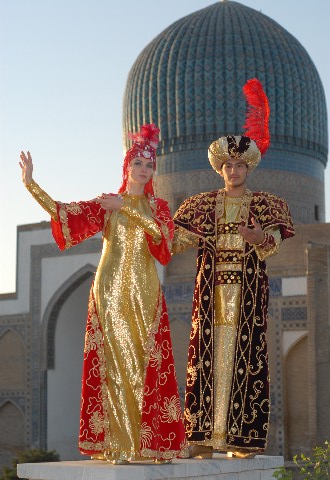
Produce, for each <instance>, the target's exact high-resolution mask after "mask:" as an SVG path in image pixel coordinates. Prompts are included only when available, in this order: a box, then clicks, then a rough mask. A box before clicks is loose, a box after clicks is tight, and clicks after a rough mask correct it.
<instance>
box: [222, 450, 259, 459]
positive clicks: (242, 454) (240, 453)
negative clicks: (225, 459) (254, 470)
mask: <svg viewBox="0 0 330 480" xmlns="http://www.w3.org/2000/svg"><path fill="white" fill-rule="evenodd" d="M228 453H232V456H233V457H234V458H254V457H255V456H256V454H257V452H253V451H251V450H250V451H248V450H246V451H244V450H234V451H233V452H228ZM228 456H229V455H228Z"/></svg>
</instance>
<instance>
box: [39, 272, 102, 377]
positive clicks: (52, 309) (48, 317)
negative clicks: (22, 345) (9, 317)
mask: <svg viewBox="0 0 330 480" xmlns="http://www.w3.org/2000/svg"><path fill="white" fill-rule="evenodd" d="M95 270H96V267H95V265H92V264H89V263H88V264H86V265H85V266H83V267H82V268H80V269H79V270H77V271H76V272H75V273H74V274H73V275H71V277H69V278H68V279H67V280H66V281H65V282H64V283H63V284H62V285H61V286H60V288H59V289H58V290H57V291H56V292H55V293H54V295H53V296H52V298H51V299H50V301H49V302H48V305H47V307H46V309H45V313H44V316H43V321H42V345H41V359H42V360H41V361H42V369H43V370H50V369H53V368H54V365H55V330H56V323H57V319H58V315H59V312H60V310H61V307H62V306H63V304H64V303H65V302H66V300H67V299H68V298H69V296H70V295H71V294H72V293H73V292H74V291H75V290H76V289H77V288H78V287H79V286H80V285H81V284H82V283H84V282H85V280H87V279H88V278H92V277H93V276H94V274H95Z"/></svg>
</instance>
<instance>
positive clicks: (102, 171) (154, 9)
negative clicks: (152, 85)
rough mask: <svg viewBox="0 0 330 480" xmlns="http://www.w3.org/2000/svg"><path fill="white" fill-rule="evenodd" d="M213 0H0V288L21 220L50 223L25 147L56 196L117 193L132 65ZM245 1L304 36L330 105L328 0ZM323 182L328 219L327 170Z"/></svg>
mask: <svg viewBox="0 0 330 480" xmlns="http://www.w3.org/2000/svg"><path fill="white" fill-rule="evenodd" d="M229 1H230V0H229ZM213 3H215V0H166V1H155V0H152V1H151V0H143V1H141V2H136V1H133V0H126V1H125V0H122V1H121V2H118V1H113V0H56V1H54V0H0V171H1V188H0V201H1V227H0V228H1V231H0V293H8V292H14V291H15V289H16V286H15V285H16V277H15V275H16V229H17V226H18V225H24V224H31V223H38V222H41V221H44V220H49V218H48V215H47V214H46V213H45V212H44V211H43V210H42V209H41V207H40V206H39V205H38V204H37V203H36V202H35V201H34V200H33V199H32V197H30V194H29V193H28V192H27V191H26V190H25V188H24V186H23V185H22V183H21V180H20V168H19V166H18V162H19V153H20V151H21V150H25V151H26V150H30V152H31V154H32V157H33V161H34V178H35V180H36V181H37V182H38V183H39V184H40V185H41V186H42V187H43V188H44V189H45V190H46V191H47V192H48V193H49V194H50V195H51V196H52V197H53V198H54V199H56V200H61V201H63V202H69V201H73V200H75V201H77V200H84V199H89V198H94V197H95V196H96V195H98V194H100V193H102V192H110V191H112V192H116V191H117V190H118V187H119V185H120V180H121V166H122V160H123V146H122V102H123V95H124V90H125V86H126V79H127V75H128V73H129V71H130V68H131V67H132V65H133V63H134V61H135V60H136V58H137V56H138V55H139V53H140V52H141V50H142V49H143V48H144V47H145V46H146V45H147V44H148V43H149V42H150V41H151V40H152V39H153V38H154V37H155V36H156V35H158V34H159V33H160V32H161V31H163V30H164V29H165V28H166V27H168V26H169V25H170V24H171V23H173V22H174V21H176V20H178V19H179V18H182V17H184V16H186V15H189V14H190V13H193V12H194V11H197V10H199V9H201V8H204V7H207V6H209V5H211V4H213ZM240 3H242V4H244V5H246V6H248V7H251V8H254V9H256V10H258V11H261V12H262V13H264V14H265V15H267V16H269V17H271V18H272V19H273V20H275V21H277V22H278V23H279V24H280V25H281V26H282V27H284V28H285V29H286V30H288V31H289V32H290V33H291V34H292V35H294V36H295V37H296V38H297V39H298V40H299V41H300V43H301V44H302V45H303V46H304V47H305V49H306V50H307V52H308V53H309V55H310V57H311V58H312V60H313V62H314V63H315V65H316V68H317V70H318V72H319V75H320V77H321V80H322V83H323V86H324V89H325V94H326V98H327V104H328V108H329V102H330V100H329V99H330V61H329V60H330V59H329V45H330V29H329V25H330V0H313V1H312V2H311V1H310V0H276V1H275V0H241V1H240ZM325 186H326V212H327V214H326V221H327V222H329V221H330V192H329V190H330V167H328V168H327V169H326V174H325ZM328 192H329V193H328Z"/></svg>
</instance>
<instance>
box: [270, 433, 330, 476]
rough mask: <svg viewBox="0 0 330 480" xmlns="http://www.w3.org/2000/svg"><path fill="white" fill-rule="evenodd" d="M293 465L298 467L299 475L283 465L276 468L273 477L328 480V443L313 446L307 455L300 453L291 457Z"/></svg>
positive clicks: (329, 459)
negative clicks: (321, 445) (322, 445)
mask: <svg viewBox="0 0 330 480" xmlns="http://www.w3.org/2000/svg"><path fill="white" fill-rule="evenodd" d="M293 461H294V463H295V465H296V466H297V467H298V469H299V470H298V474H299V477H296V476H295V475H294V474H293V472H292V471H291V470H289V471H288V470H287V469H286V468H284V467H281V468H278V469H277V470H276V471H275V472H274V474H273V477H274V478H277V479H279V480H293V478H297V479H298V478H299V479H301V480H328V479H330V445H329V442H325V443H324V447H315V448H313V450H312V454H311V455H310V456H309V457H307V456H306V455H305V454H303V453H301V454H300V456H299V457H298V455H295V456H294V457H293Z"/></svg>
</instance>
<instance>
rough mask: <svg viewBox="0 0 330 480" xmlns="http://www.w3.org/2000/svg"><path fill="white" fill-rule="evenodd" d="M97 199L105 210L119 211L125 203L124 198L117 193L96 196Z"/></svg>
mask: <svg viewBox="0 0 330 480" xmlns="http://www.w3.org/2000/svg"><path fill="white" fill-rule="evenodd" d="M96 201H97V202H99V204H100V205H101V207H102V208H104V210H111V211H112V212H118V210H120V209H121V207H122V206H123V205H124V201H123V199H122V198H118V197H117V195H105V194H103V195H101V196H100V197H97V198H96Z"/></svg>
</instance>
